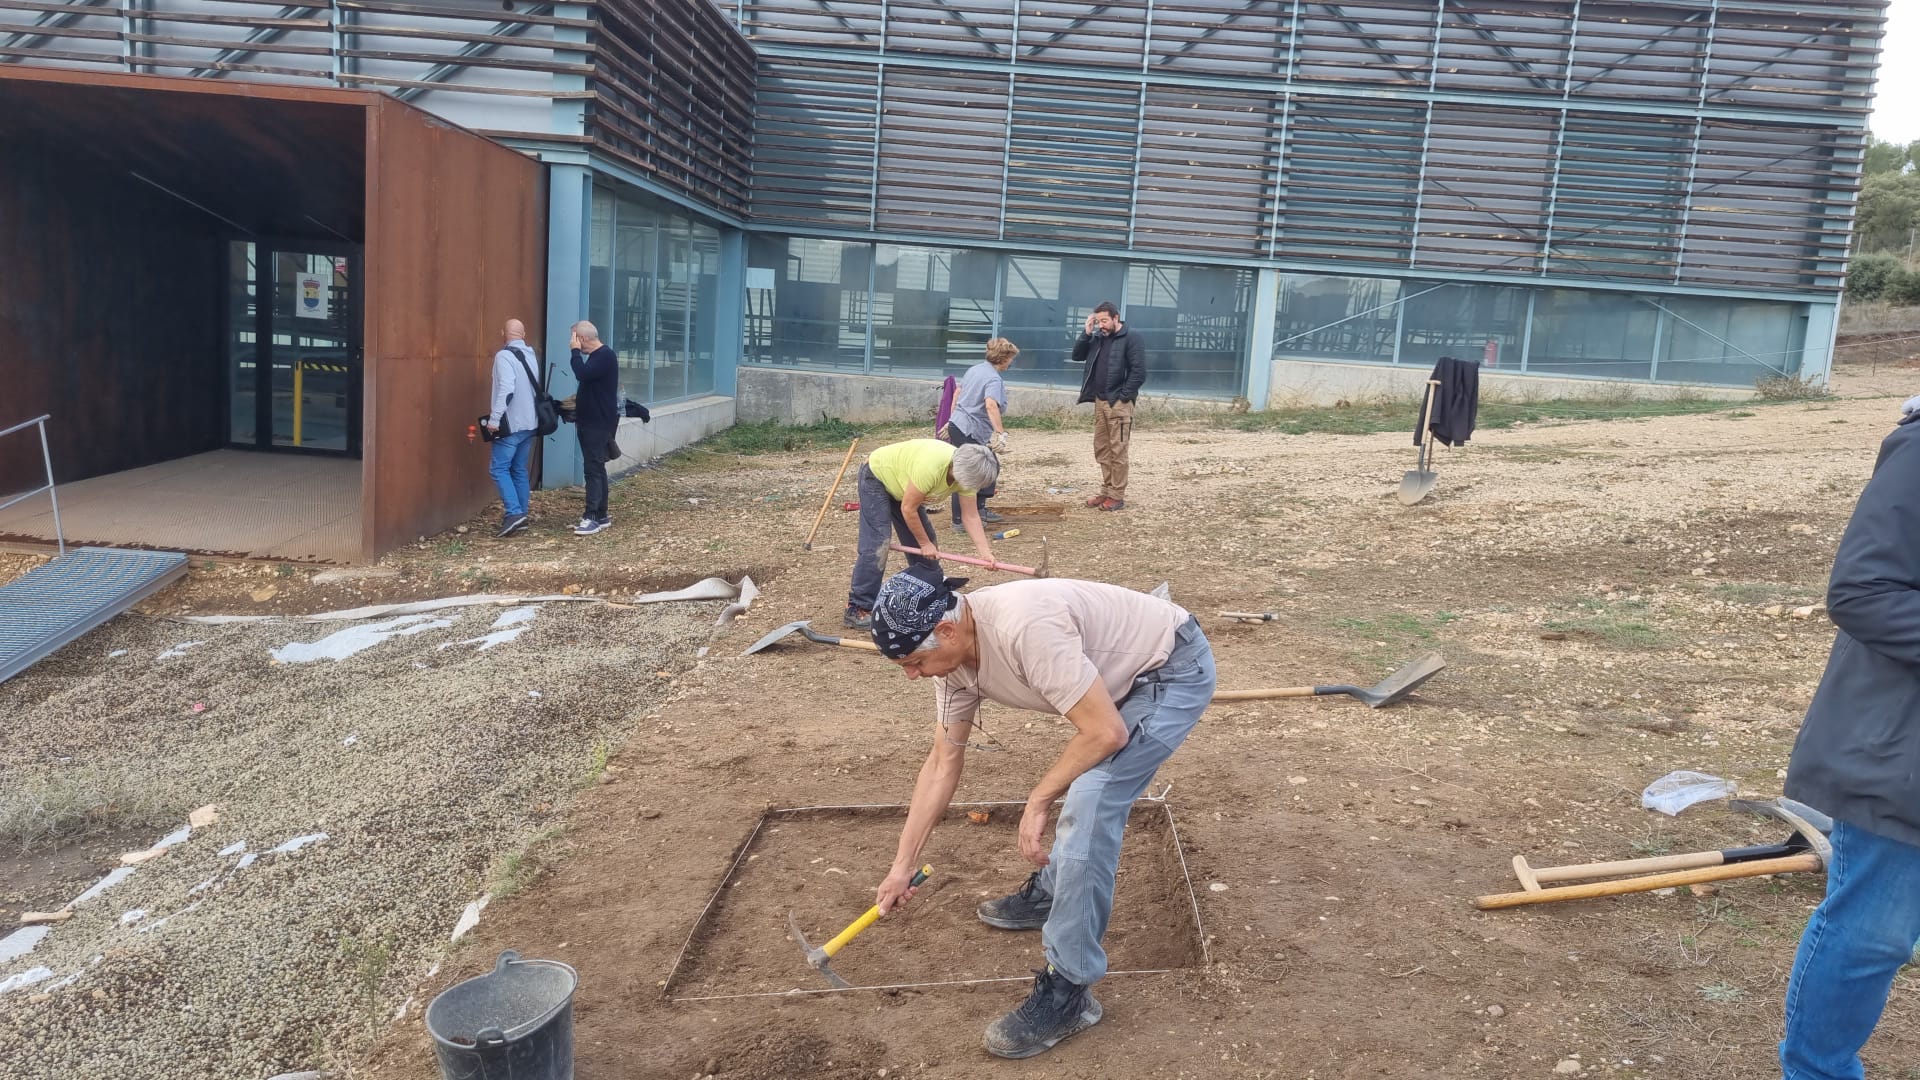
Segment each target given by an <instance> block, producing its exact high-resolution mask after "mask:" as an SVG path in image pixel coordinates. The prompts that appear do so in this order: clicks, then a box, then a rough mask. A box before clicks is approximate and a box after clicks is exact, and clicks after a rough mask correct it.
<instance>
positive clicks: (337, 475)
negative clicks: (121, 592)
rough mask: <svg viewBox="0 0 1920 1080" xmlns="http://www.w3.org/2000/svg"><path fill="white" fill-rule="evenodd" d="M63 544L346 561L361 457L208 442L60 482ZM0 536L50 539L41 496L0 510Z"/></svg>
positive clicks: (355, 543)
mask: <svg viewBox="0 0 1920 1080" xmlns="http://www.w3.org/2000/svg"><path fill="white" fill-rule="evenodd" d="M58 494H59V496H60V524H61V526H62V528H63V529H64V530H65V532H66V535H67V543H68V545H70V546H71V545H75V544H96V545H109V546H111V545H116V544H117V545H133V546H139V547H146V548H160V549H163V550H167V551H187V552H192V553H194V554H199V555H230V556H233V555H237V556H246V557H250V558H265V559H296V560H302V561H308V562H337V563H346V562H353V561H354V560H355V559H357V558H358V557H359V555H360V462H358V461H355V460H352V459H348V458H331V457H311V456H306V455H299V454H269V453H261V452H250V451H246V450H215V451H212V452H211V453H206V454H195V455H193V456H192V457H184V458H179V459H177V460H174V461H165V462H161V463H160V464H158V465H148V466H146V467H145V468H140V469H128V470H126V471H125V472H117V473H109V474H107V475H106V476H96V477H94V478H92V479H90V480H80V481H76V482H75V483H71V484H62V485H60V487H59V491H58ZM0 537H6V538H13V539H30V540H44V541H47V542H49V543H50V542H52V541H53V539H54V529H53V511H52V508H51V507H50V506H49V505H48V503H47V498H46V496H45V495H41V496H38V497H35V498H32V499H25V500H22V501H21V502H19V503H16V504H15V505H13V506H11V507H8V508H7V509H5V510H0Z"/></svg>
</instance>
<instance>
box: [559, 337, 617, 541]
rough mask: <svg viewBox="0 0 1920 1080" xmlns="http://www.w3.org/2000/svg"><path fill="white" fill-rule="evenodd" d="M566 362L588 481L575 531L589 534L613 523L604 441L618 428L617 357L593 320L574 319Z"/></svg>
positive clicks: (609, 458)
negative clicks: (573, 382) (574, 383)
mask: <svg viewBox="0 0 1920 1080" xmlns="http://www.w3.org/2000/svg"><path fill="white" fill-rule="evenodd" d="M568 344H569V345H570V346H572V348H573V354H572V356H571V358H570V360H569V362H570V363H571V364H572V366H573V376H574V378H576V379H578V380H580V386H579V388H578V389H577V390H575V391H574V396H573V415H574V420H573V425H574V429H575V431H577V432H578V433H579V435H580V464H581V471H582V472H583V473H584V474H585V479H586V486H587V506H586V510H585V511H583V512H582V513H581V515H580V524H579V525H576V526H574V530H573V535H575V536H592V535H593V534H594V533H597V532H600V531H601V530H603V529H605V528H607V527H608V526H609V525H612V524H613V518H612V517H611V516H609V515H608V513H607V462H608V461H609V460H611V455H609V454H608V452H607V448H608V444H610V443H611V442H613V436H614V432H615V431H617V430H619V428H620V403H619V400H618V399H619V396H620V395H619V384H620V361H619V359H618V358H617V357H615V356H614V354H613V350H612V349H611V348H608V347H607V346H606V344H604V343H603V342H601V340H600V331H599V329H598V328H596V327H595V326H594V325H593V324H592V323H590V322H586V321H581V322H577V323H574V324H573V339H572V340H571V341H570V342H568Z"/></svg>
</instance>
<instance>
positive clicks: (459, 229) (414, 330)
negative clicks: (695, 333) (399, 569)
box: [361, 99, 546, 558]
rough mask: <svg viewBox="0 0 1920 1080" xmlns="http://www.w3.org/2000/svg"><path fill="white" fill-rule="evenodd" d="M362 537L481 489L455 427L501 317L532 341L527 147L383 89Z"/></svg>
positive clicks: (539, 175) (472, 406)
mask: <svg viewBox="0 0 1920 1080" xmlns="http://www.w3.org/2000/svg"><path fill="white" fill-rule="evenodd" d="M366 202H367V207H366V208H367V244H366V256H365V270H364V275H365V282H364V284H365V288H366V290H367V292H366V295H367V296H368V298H369V302H368V304H367V326H366V350H365V376H364V378H365V387H366V390H365V402H366V415H365V432H366V434H365V439H364V443H363V446H364V450H363V453H364V458H363V460H362V463H361V469H362V473H361V475H362V477H363V482H362V484H361V500H362V503H361V522H362V530H363V541H362V546H363V549H364V552H365V554H366V556H367V557H369V558H371V557H373V556H375V555H377V554H378V553H380V552H382V551H387V550H390V549H392V548H394V547H396V546H398V545H400V544H403V543H406V542H408V541H410V540H412V539H413V538H414V537H415V536H418V535H422V534H426V533H431V532H437V531H439V530H440V529H443V528H445V527H447V526H448V525H451V524H453V523H455V522H458V521H461V520H464V519H466V518H468V517H471V516H472V515H474V514H475V513H478V512H479V511H480V510H481V509H482V508H484V507H485V506H486V505H487V503H488V501H489V500H491V499H492V498H493V497H494V495H493V485H492V482H491V481H490V480H489V479H488V476H487V457H486V453H485V450H484V448H483V447H482V446H480V445H477V444H471V443H469V442H468V441H467V427H468V425H470V424H472V423H473V422H474V418H475V417H476V416H477V415H479V414H480V413H482V412H485V411H486V405H487V394H488V379H489V372H490V370H491V363H492V356H493V352H494V350H495V348H496V347H497V345H498V333H497V332H498V329H499V327H500V324H501V323H502V322H504V321H505V320H506V319H509V318H516V317H517V318H519V319H521V320H522V321H523V322H525V323H526V324H527V331H528V337H529V340H532V341H542V340H544V334H543V333H542V327H541V326H540V322H539V319H540V313H541V312H542V311H543V310H544V308H545V297H546V175H545V171H544V170H543V168H542V167H541V166H540V164H539V163H538V162H536V161H534V160H532V159H530V158H528V157H525V156H523V155H521V154H519V153H516V152H514V151H512V150H509V149H507V148H506V147H503V146H500V145H499V144H497V143H493V142H490V141H488V140H486V139H483V138H481V137H480V136H477V135H475V134H473V133H471V132H468V131H464V130H461V129H459V128H456V127H453V126H451V125H449V124H447V123H445V122H443V121H441V120H438V119H436V118H434V117H432V116H430V115H428V114H427V113H424V112H422V111H420V110H418V109H414V108H412V107H410V106H407V105H405V104H402V103H400V102H397V101H393V100H391V99H382V100H381V101H380V102H379V103H378V105H376V106H375V107H374V108H373V109H371V110H370V111H369V114H368V125H367V186H366Z"/></svg>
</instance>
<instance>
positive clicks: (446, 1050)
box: [427, 950, 580, 1080]
mask: <svg viewBox="0 0 1920 1080" xmlns="http://www.w3.org/2000/svg"><path fill="white" fill-rule="evenodd" d="M579 983H580V976H579V975H578V973H576V972H575V971H574V970H573V969H572V968H570V967H568V966H567V965H565V964H562V963H560V962H559V961H557V960H522V959H520V954H519V953H517V952H513V951H511V950H509V951H507V952H503V953H501V954H500V959H499V960H497V961H495V962H494V965H493V970H492V971H491V972H488V973H487V974H485V975H476V976H475V977H473V978H471V979H467V980H466V981H464V982H460V983H456V984H455V985H453V986H450V987H448V988H447V989H446V990H445V991H443V992H442V993H441V994H440V996H439V997H436V998H434V999H433V1003H432V1004H430V1005H428V1006H427V1033H428V1034H430V1035H432V1036H433V1053H434V1056H435V1057H437V1058H439V1059H440V1072H441V1073H442V1074H443V1075H444V1076H445V1077H446V1080H573V990H574V987H576V986H578V985H579Z"/></svg>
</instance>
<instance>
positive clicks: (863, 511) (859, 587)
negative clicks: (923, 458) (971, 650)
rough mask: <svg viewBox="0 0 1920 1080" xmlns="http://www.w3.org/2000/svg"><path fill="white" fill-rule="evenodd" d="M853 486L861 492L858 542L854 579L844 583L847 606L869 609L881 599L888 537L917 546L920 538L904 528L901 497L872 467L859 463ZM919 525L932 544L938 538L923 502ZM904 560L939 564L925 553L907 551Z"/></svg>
mask: <svg viewBox="0 0 1920 1080" xmlns="http://www.w3.org/2000/svg"><path fill="white" fill-rule="evenodd" d="M854 490H855V491H857V492H859V494H860V543H859V548H858V551H857V552H856V553H855V554H854V557H853V581H852V582H851V583H850V584H848V586H847V606H848V607H850V608H856V609H858V610H860V611H872V610H873V605H874V604H875V603H876V602H878V601H879V599H880V586H881V584H883V581H882V579H883V578H884V577H885V575H886V570H887V541H888V539H890V538H893V537H898V538H899V540H900V545H901V546H902V547H918V546H919V545H920V541H918V540H915V539H914V538H913V533H912V532H911V531H909V530H908V529H907V517H906V512H905V511H904V510H903V509H901V506H900V500H899V499H896V498H894V497H893V496H892V495H891V494H889V493H888V491H887V485H885V484H883V483H881V482H880V478H879V477H877V476H875V475H873V470H872V469H869V468H867V467H866V466H865V465H862V466H860V479H859V482H858V483H857V484H855V486H854ZM920 527H921V528H923V529H925V530H926V531H927V539H929V540H931V541H933V542H934V543H935V544H938V543H939V542H940V538H939V537H938V536H935V535H934V533H933V519H932V518H930V517H928V516H927V508H926V507H925V506H924V505H923V506H921V507H920ZM907 561H908V562H909V563H916V564H918V565H920V566H931V567H934V568H935V569H938V568H939V566H940V563H939V562H938V561H937V560H934V559H929V558H927V557H926V556H924V555H909V556H907Z"/></svg>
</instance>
